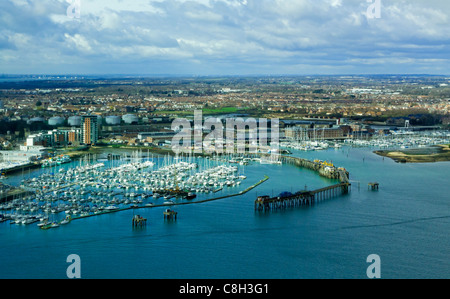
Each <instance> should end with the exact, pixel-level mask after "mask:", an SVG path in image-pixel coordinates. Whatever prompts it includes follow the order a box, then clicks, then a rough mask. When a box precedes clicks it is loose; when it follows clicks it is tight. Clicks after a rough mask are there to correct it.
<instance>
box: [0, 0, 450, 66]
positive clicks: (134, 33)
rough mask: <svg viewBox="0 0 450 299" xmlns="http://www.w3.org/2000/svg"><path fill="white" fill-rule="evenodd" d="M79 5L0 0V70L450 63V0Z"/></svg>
mask: <svg viewBox="0 0 450 299" xmlns="http://www.w3.org/2000/svg"><path fill="white" fill-rule="evenodd" d="M80 1H81V18H80V19H71V18H69V17H67V15H66V9H67V7H68V5H69V4H68V3H67V2H66V0H40V1H38V0H28V1H26V0H14V1H13V0H7V1H2V2H1V3H0V61H1V62H3V63H2V64H0V72H15V69H18V68H19V66H18V65H17V62H18V61H21V62H20V63H22V64H23V65H22V67H21V68H20V69H26V67H27V65H33V66H35V67H36V69H39V68H41V69H42V70H41V71H40V72H46V70H50V69H58V68H59V67H61V72H64V71H65V70H66V69H67V68H65V66H64V63H61V61H62V62H64V61H68V57H71V58H72V59H71V61H73V60H74V59H75V58H76V60H77V62H79V63H81V64H80V66H79V68H83V67H85V68H86V69H92V68H93V66H94V65H95V69H96V70H97V72H102V67H104V70H105V71H110V69H108V68H107V67H106V65H110V64H120V65H121V67H122V69H120V70H117V72H118V73H127V72H129V73H139V72H140V70H139V65H141V64H142V63H144V62H145V63H149V62H151V63H153V64H155V65H158V66H159V67H160V68H161V69H166V71H167V72H169V73H170V72H171V71H174V72H175V71H179V70H180V69H181V68H174V66H176V65H179V64H184V65H186V68H184V69H183V71H186V72H191V73H197V70H196V69H192V70H190V71H189V69H187V68H188V66H192V67H194V68H197V67H198V68H199V69H202V70H207V71H208V72H215V73H218V74H219V73H221V72H222V71H223V70H224V69H226V71H228V72H230V70H231V71H233V70H234V69H235V70H234V71H233V72H234V73H240V72H249V73H253V72H257V71H260V70H261V71H266V70H276V71H277V72H280V73H283V72H285V71H286V72H291V71H293V70H294V69H298V68H296V67H293V66H301V67H302V69H305V70H306V69H311V70H314V69H321V70H333V71H337V70H339V69H341V70H342V71H347V70H352V71H354V70H358V69H361V70H365V71H367V70H370V69H367V68H366V66H374V65H377V66H379V67H377V70H380V69H383V67H384V68H385V69H386V72H390V70H391V69H394V67H393V66H395V65H401V66H403V67H404V66H405V64H408V68H411V69H413V68H414V66H415V65H417V66H418V67H420V68H421V69H423V68H424V64H429V67H428V68H427V69H430V70H432V69H433V66H435V68H436V70H439V71H441V70H442V67H443V66H445V65H446V66H450V63H449V62H450V57H449V54H448V53H450V49H449V47H450V31H449V30H448V28H450V17H448V15H449V13H450V1H444V0H442V1H439V0H428V1H425V0H417V1H414V2H412V1H407V0H398V1H386V0H382V18H381V19H374V20H368V19H367V18H366V17H365V13H366V10H367V7H368V5H369V3H367V1H365V0H346V1H342V0H320V1H315V0H134V1H125V0H108V1H107V0H89V1H88V0H80ZM14 55H15V56H16V57H20V58H21V59H18V60H14V59H12V57H13V56H14ZM380 55H381V56H380ZM5 57H7V58H5ZM39 57H40V59H39ZM388 57H389V59H388ZM31 59H34V64H32V63H30V61H29V60H31ZM12 61H14V63H12ZM36 61H37V62H36ZM202 65H203V66H202ZM306 65H309V66H310V67H306ZM171 68H172V69H171ZM30 71H31V70H30Z"/></svg>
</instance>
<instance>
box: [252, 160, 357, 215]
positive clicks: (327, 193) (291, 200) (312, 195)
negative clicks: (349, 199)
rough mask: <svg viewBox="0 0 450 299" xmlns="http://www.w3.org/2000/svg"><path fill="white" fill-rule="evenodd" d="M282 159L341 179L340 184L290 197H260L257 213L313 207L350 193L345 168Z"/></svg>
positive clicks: (256, 208) (257, 202) (347, 174)
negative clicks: (315, 204)
mask: <svg viewBox="0 0 450 299" xmlns="http://www.w3.org/2000/svg"><path fill="white" fill-rule="evenodd" d="M282 158H283V160H284V162H288V163H292V164H295V165H297V166H299V167H306V168H309V169H312V170H315V171H317V172H319V174H320V175H322V176H326V177H328V178H331V179H339V181H340V183H339V184H335V185H331V186H328V187H324V188H320V189H317V190H312V191H299V192H297V193H295V194H293V195H289V196H282V197H280V196H278V197H270V196H260V197H258V198H257V199H256V200H255V211H274V210H279V209H286V208H294V207H300V206H308V205H313V204H314V203H316V202H318V201H321V200H326V199H330V198H333V197H337V196H340V195H343V194H347V193H348V192H349V187H350V186H351V184H350V181H349V173H348V171H346V170H345V169H344V168H336V167H329V166H324V165H323V164H321V163H318V162H312V161H309V160H305V159H301V158H295V157H286V156H283V157H282Z"/></svg>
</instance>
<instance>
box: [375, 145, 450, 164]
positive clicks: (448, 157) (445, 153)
mask: <svg viewBox="0 0 450 299" xmlns="http://www.w3.org/2000/svg"><path fill="white" fill-rule="evenodd" d="M432 148H438V151H437V152H435V153H429V154H421V153H419V154H417V153H413V152H412V150H411V149H407V150H377V151H374V153H375V154H377V155H379V156H382V157H387V158H390V159H392V160H394V161H395V162H397V163H435V162H449V161H450V145H448V144H439V145H436V146H433V147H432Z"/></svg>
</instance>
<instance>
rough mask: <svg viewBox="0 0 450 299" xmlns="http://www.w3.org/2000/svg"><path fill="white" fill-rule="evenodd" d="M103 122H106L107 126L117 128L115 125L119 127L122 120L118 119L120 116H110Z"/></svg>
mask: <svg viewBox="0 0 450 299" xmlns="http://www.w3.org/2000/svg"><path fill="white" fill-rule="evenodd" d="M105 121H106V124H107V125H110V126H117V125H120V122H121V121H122V119H121V118H120V116H116V115H111V116H107V117H106V119H105Z"/></svg>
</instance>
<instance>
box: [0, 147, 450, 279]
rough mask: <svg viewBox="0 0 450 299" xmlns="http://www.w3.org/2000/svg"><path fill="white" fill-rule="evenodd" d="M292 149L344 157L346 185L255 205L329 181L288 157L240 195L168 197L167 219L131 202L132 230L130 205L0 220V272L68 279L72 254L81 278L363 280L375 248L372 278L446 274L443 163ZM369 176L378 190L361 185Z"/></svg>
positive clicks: (256, 175) (446, 171)
mask: <svg viewBox="0 0 450 299" xmlns="http://www.w3.org/2000/svg"><path fill="white" fill-rule="evenodd" d="M294 155H296V156H301V157H305V158H308V159H316V158H318V159H322V160H328V161H329V160H332V161H333V163H334V164H335V165H338V166H343V167H345V168H346V169H347V170H349V172H350V179H351V180H352V188H351V192H350V194H348V195H346V196H342V197H339V198H334V199H330V200H326V201H323V202H320V203H318V204H316V205H314V206H313V207H300V208H295V209H290V210H286V211H278V212H271V213H259V212H255V211H254V200H255V198H256V196H258V195H266V194H267V195H272V194H273V195H277V194H279V193H280V192H282V191H297V190H303V189H304V188H305V185H306V187H307V188H308V189H315V188H320V187H323V186H327V185H330V184H332V183H334V181H332V180H329V179H325V178H322V177H319V176H318V175H317V174H315V173H314V172H311V171H309V170H305V169H299V168H296V167H294V166H291V165H282V166H279V165H250V166H248V167H246V168H245V175H246V176H247V180H245V181H244V183H243V184H242V186H241V187H239V188H236V189H233V190H238V191H239V190H242V189H244V188H246V187H247V186H249V185H252V184H253V183H255V182H257V181H259V180H260V179H262V178H263V177H264V175H265V174H267V175H269V176H270V179H269V180H268V181H267V182H265V183H264V184H262V185H260V186H259V187H257V188H255V189H254V190H252V191H250V192H249V193H247V194H245V195H242V196H238V197H232V198H227V199H223V200H219V201H214V202H208V203H203V204H197V205H187V206H178V207H176V210H177V211H178V220H177V221H174V222H168V221H165V220H164V219H163V214H162V212H163V208H153V209H146V210H139V214H141V215H142V216H144V217H146V218H148V224H147V227H145V228H142V229H133V228H132V226H131V217H132V216H133V211H131V210H130V211H124V212H119V213H114V214H107V215H101V216H98V217H93V218H87V219H83V220H77V221H73V222H71V223H70V224H68V225H66V226H62V227H60V228H57V229H51V230H48V231H42V230H39V229H38V228H37V227H36V226H35V225H30V226H22V225H10V224H9V223H0V240H1V241H0V242H1V243H0V244H1V245H0V278H62V279H64V278H67V276H66V269H67V267H68V266H69V265H70V264H69V263H67V262H66V258H67V256H68V255H70V254H78V255H79V256H80V258H81V276H82V278H162V279H166V278H194V279H201V278H229V279H237V278H254V279H265V278H274V279H278V278H281V279H283V278H286V279H287V278H293V279H297V278H367V276H366V269H367V267H368V266H369V265H370V264H369V263H367V262H366V258H367V256H369V255H370V254H378V255H379V256H380V258H381V276H382V278H450V255H449V252H450V251H449V249H450V237H449V229H450V197H449V194H450V185H449V179H448V178H449V177H450V167H449V166H450V163H447V162H443V163H432V164H397V163H395V162H393V161H392V160H390V159H386V158H385V159H383V158H382V157H379V156H376V155H374V154H373V153H371V151H370V150H369V149H349V148H343V149H339V150H335V149H329V150H326V151H317V152H294ZM24 175H25V176H27V175H28V174H24ZM30 175H33V173H31V174H30ZM21 176H22V175H18V177H17V178H10V179H9V180H11V181H12V182H13V181H15V180H16V181H18V180H20V179H21ZM373 181H377V182H379V183H380V190H379V191H378V192H373V191H369V190H368V188H367V184H368V183H369V182H373ZM358 186H359V188H358Z"/></svg>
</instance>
